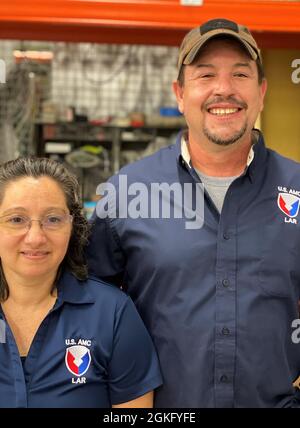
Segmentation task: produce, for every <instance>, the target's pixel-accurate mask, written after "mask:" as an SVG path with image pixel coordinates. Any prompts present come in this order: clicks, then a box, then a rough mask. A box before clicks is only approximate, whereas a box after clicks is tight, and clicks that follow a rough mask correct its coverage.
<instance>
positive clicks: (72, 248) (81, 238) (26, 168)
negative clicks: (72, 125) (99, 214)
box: [0, 157, 90, 301]
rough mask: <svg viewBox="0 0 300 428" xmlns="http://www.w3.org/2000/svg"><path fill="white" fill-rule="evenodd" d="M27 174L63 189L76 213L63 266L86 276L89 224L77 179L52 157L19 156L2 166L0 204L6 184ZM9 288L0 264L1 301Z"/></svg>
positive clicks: (70, 208)
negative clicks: (51, 182)
mask: <svg viewBox="0 0 300 428" xmlns="http://www.w3.org/2000/svg"><path fill="white" fill-rule="evenodd" d="M25 177H34V178H39V177H49V178H52V179H53V180H54V181H56V183H57V184H58V185H59V187H60V188H61V189H62V191H63V193H64V195H65V198H66V203H67V207H68V209H69V211H70V214H71V215H72V216H73V222H72V233H71V237H70V242H69V246H68V249H67V252H66V255H65V257H64V259H63V261H62V263H61V265H60V266H61V267H63V268H66V269H68V270H69V271H70V272H71V273H72V274H73V275H74V276H75V277H76V278H77V279H79V280H85V279H86V278H87V265H86V261H85V257H84V247H85V246H86V244H87V243H88V236H89V232H90V226H89V224H88V221H87V220H86V218H85V217H84V215H83V213H82V204H81V199H80V196H79V195H80V191H79V184H78V181H77V178H76V177H75V176H74V175H73V174H72V173H71V172H70V171H68V170H67V168H66V167H65V166H64V165H62V164H61V163H58V162H56V161H54V160H52V159H48V158H38V157H20V158H18V159H15V160H11V161H8V162H6V163H4V164H3V165H1V166H0V204H1V202H2V200H3V197H4V193H5V189H6V186H7V184H9V183H11V182H14V181H17V180H19V179H21V178H25ZM8 295H9V289H8V284H7V282H6V279H5V276H4V272H3V269H2V266H1V263H0V301H4V300H6V299H7V298H8Z"/></svg>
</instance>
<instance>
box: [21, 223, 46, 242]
mask: <svg viewBox="0 0 300 428" xmlns="http://www.w3.org/2000/svg"><path fill="white" fill-rule="evenodd" d="M46 240H47V238H46V234H45V232H44V230H43V228H42V225H41V222H40V221H39V220H31V222H30V224H29V226H28V229H27V232H26V236H25V242H27V243H31V244H35V245H36V244H39V243H43V242H45V241H46Z"/></svg>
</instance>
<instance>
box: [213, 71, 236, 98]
mask: <svg viewBox="0 0 300 428" xmlns="http://www.w3.org/2000/svg"><path fill="white" fill-rule="evenodd" d="M214 94H215V95H222V96H227V97H228V96H230V95H234V86H233V81H232V78H231V76H228V75H221V76H219V77H218V78H217V79H216V85H215V88H214Z"/></svg>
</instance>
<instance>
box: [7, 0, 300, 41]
mask: <svg viewBox="0 0 300 428" xmlns="http://www.w3.org/2000/svg"><path fill="white" fill-rule="evenodd" d="M220 16H222V17H225V18H229V19H233V20H235V21H237V22H241V23H244V24H246V25H248V26H249V28H250V29H251V30H252V31H253V32H254V33H255V34H256V37H257V38H258V41H259V42H260V43H261V44H262V45H263V47H270V46H273V47H286V46H289V47H300V40H299V39H300V1H277V0H269V1H267V0H265V1H260V0H252V1H248V0H230V1H227V0H226V1H225V0H204V2H203V5H202V6H182V5H181V4H180V0H135V1H129V0H118V1H113V0H106V1H101V0H98V1H97V0H93V1H90V0H43V1H41V0H27V1H24V0H10V1H6V0H3V1H2V2H1V4H0V38H14V39H16V38H17V39H39V40H66V41H94V42H110V43H146V44H149V43H150V44H165V45H177V44H178V43H179V41H180V40H181V38H182V36H183V34H184V33H185V32H186V31H187V30H188V29H189V28H191V27H194V26H196V25H198V24H199V23H200V22H203V21H205V20H207V19H211V18H215V17H220Z"/></svg>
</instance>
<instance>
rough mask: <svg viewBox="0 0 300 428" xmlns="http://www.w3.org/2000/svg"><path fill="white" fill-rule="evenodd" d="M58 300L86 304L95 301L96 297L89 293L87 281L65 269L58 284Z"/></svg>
mask: <svg viewBox="0 0 300 428" xmlns="http://www.w3.org/2000/svg"><path fill="white" fill-rule="evenodd" d="M57 290H58V302H61V303H64V302H67V303H73V304H78V305H81V304H86V303H94V302H95V298H94V297H93V296H92V295H91V294H90V293H89V291H88V289H87V287H86V282H85V281H79V280H78V279H77V278H75V276H74V275H72V274H71V273H70V272H68V271H66V270H65V271H63V272H62V274H61V276H60V278H59V280H58V284H57Z"/></svg>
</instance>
